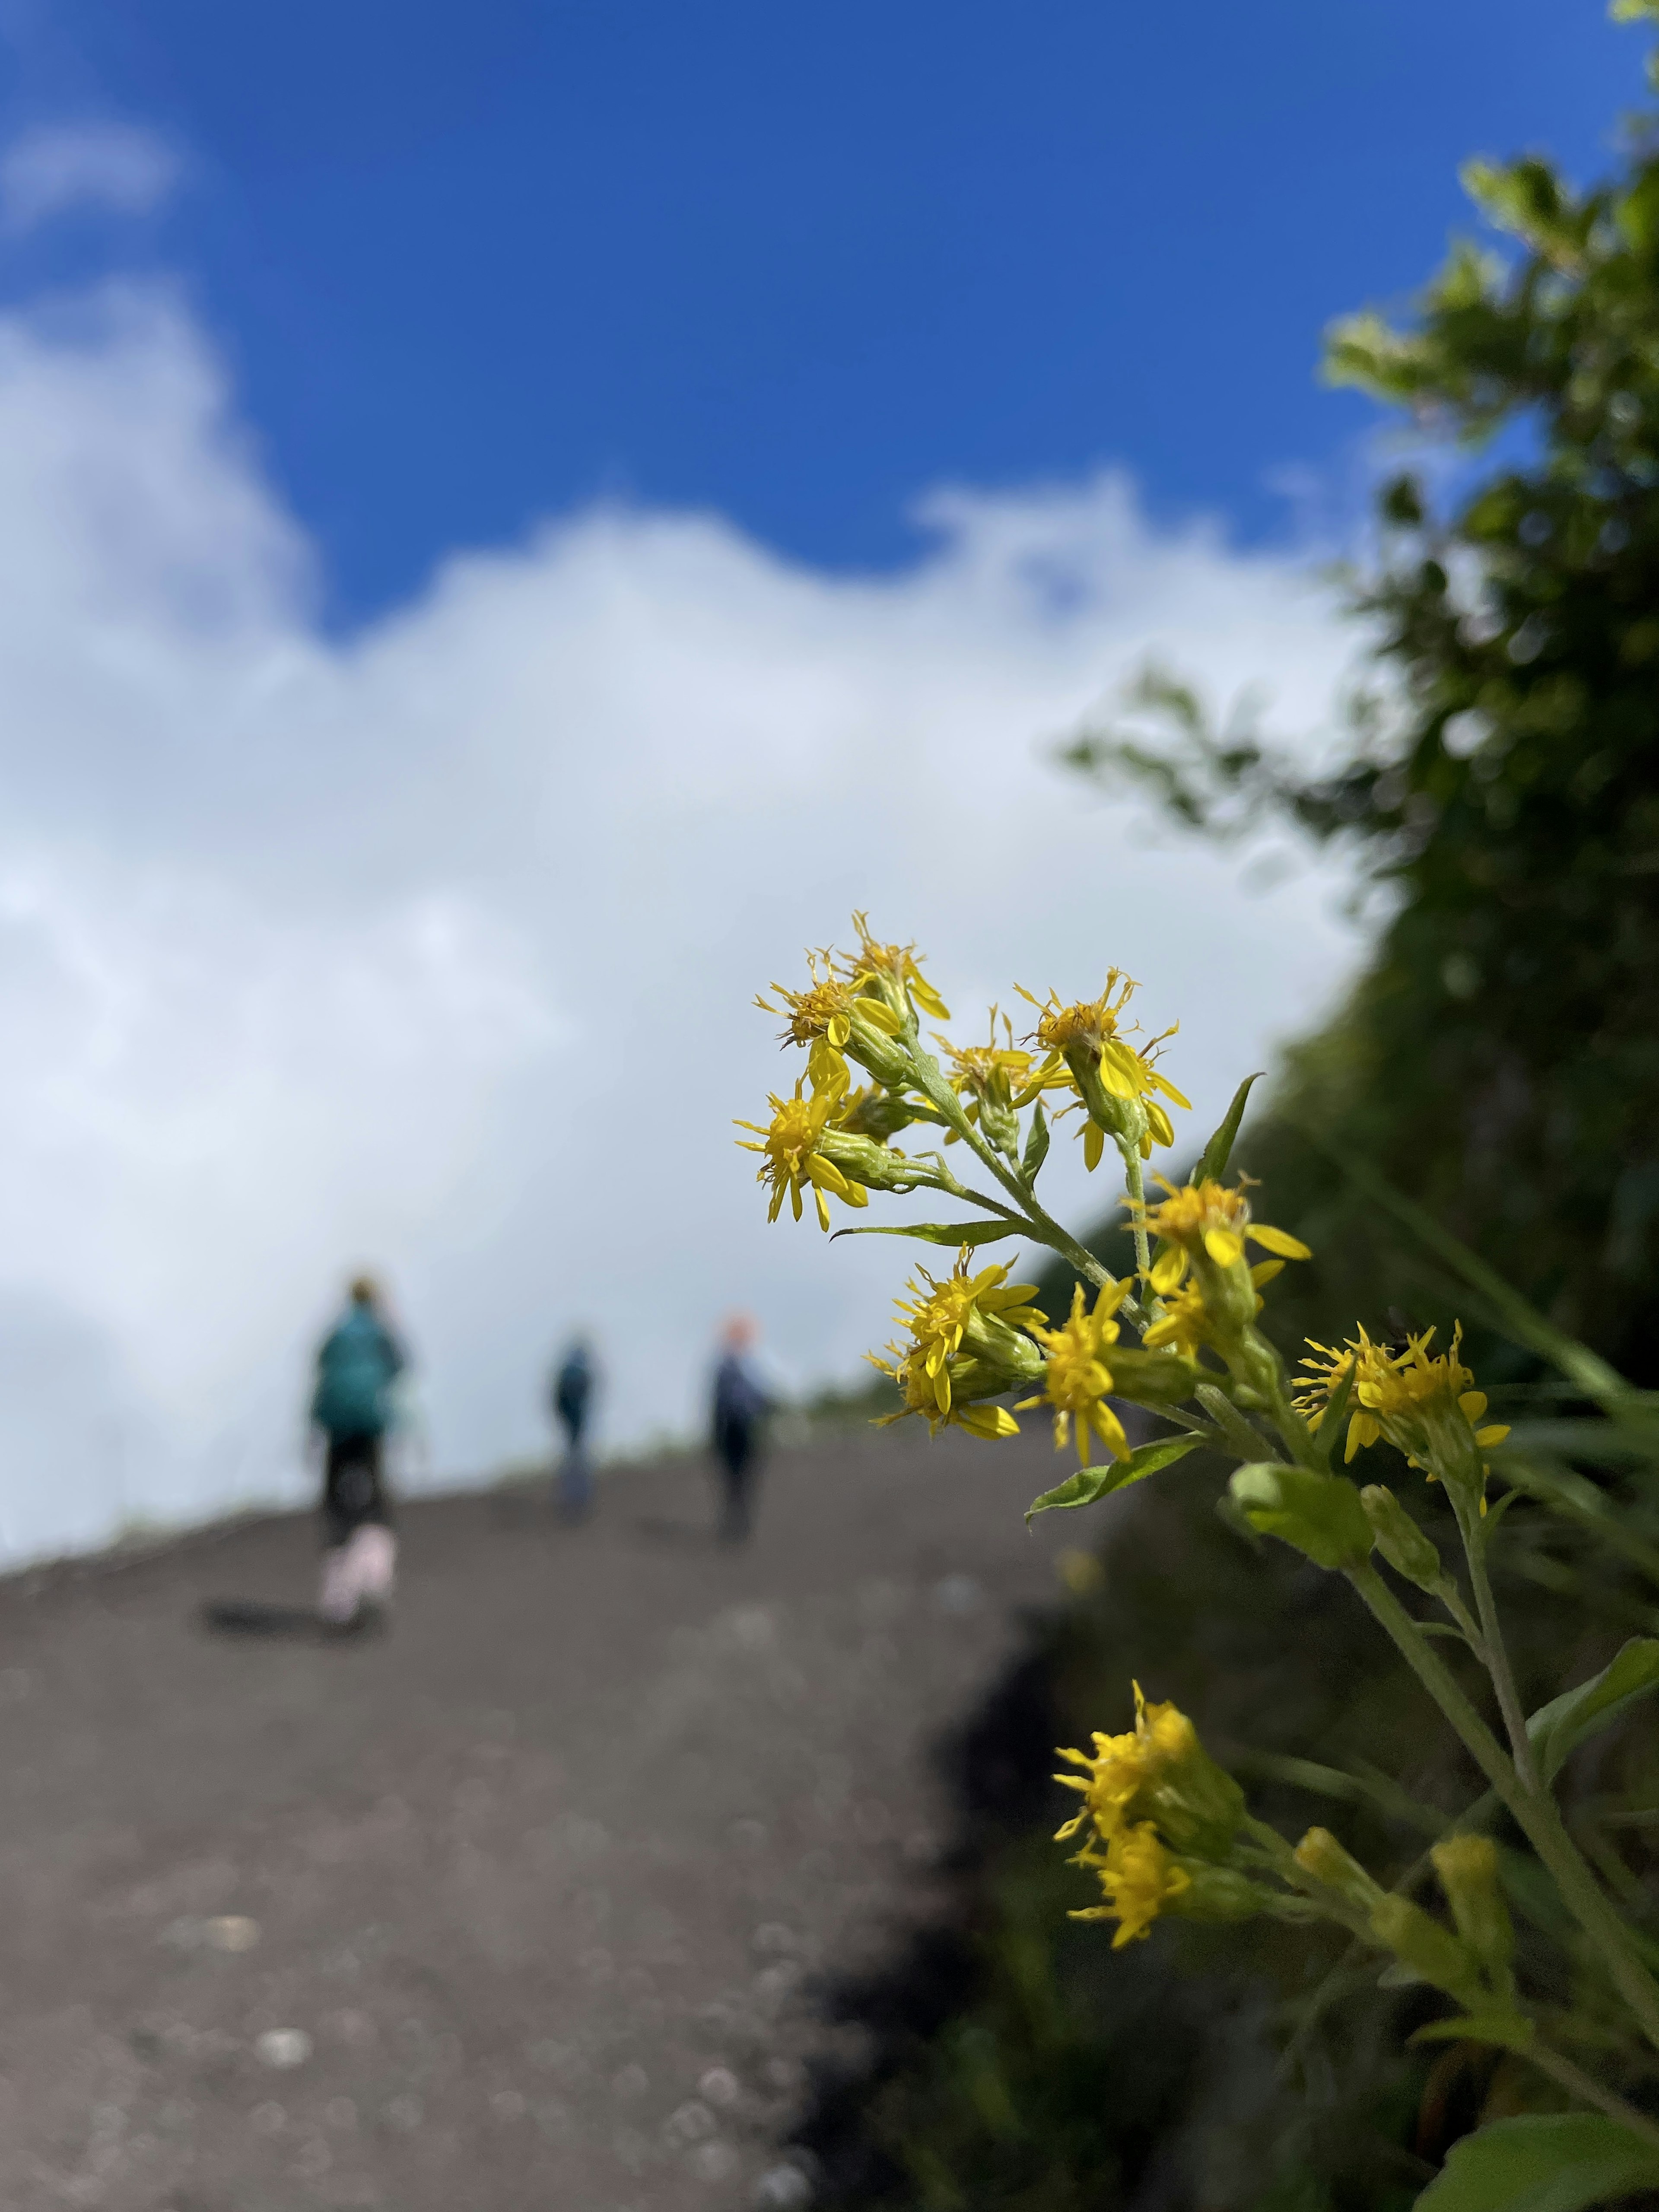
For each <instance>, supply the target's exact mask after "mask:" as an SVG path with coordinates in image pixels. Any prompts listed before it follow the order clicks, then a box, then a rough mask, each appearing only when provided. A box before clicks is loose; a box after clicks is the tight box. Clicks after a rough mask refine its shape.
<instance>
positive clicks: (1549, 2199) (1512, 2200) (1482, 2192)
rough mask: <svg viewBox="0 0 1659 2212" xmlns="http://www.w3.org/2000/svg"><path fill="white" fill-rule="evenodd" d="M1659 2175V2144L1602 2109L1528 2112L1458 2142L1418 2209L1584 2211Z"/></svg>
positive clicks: (1421, 2211) (1445, 2211) (1450, 2211)
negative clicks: (1636, 2133)
mask: <svg viewBox="0 0 1659 2212" xmlns="http://www.w3.org/2000/svg"><path fill="white" fill-rule="evenodd" d="M1656 2181H1659V2149H1656V2148H1653V2147H1652V2146H1650V2144H1648V2143H1645V2142H1643V2140H1642V2138H1641V2137H1640V2136H1634V2135H1632V2133H1631V2131H1630V2130H1629V2129H1628V2128H1621V2127H1620V2124H1619V2123H1618V2121H1617V2120H1608V2119H1604V2118H1602V2117H1601V2113H1599V2112H1526V2113H1523V2114H1522V2115H1521V2116H1520V2117H1519V2118H1516V2119H1510V2120H1495V2121H1494V2122H1493V2123H1492V2125H1491V2126H1490V2127H1486V2128H1481V2129H1480V2130H1479V2131H1478V2132H1477V2133H1476V2134H1474V2135H1472V2136H1464V2137H1463V2140H1462V2142H1456V2143H1454V2144H1453V2145H1452V2148H1451V2154H1450V2156H1449V2158H1448V2159H1447V2160H1446V2163H1445V2166H1444V2167H1443V2170H1442V2172H1440V2173H1439V2174H1438V2175H1437V2177H1436V2178H1435V2179H1434V2180H1432V2181H1431V2183H1430V2184H1429V2185H1428V2187H1427V2188H1426V2189H1425V2191H1423V2194H1422V2195H1421V2196H1420V2197H1419V2198H1418V2200H1417V2205H1416V2212H1583V2208H1584V2207H1586V2206H1588V2205H1591V2204H1605V2203H1607V2200H1608V2199H1609V2198H1610V2197H1628V2196H1629V2195H1631V2193H1632V2191H1635V2190H1638V2189H1644V2188H1646V2187H1648V2186H1649V2185H1650V2184H1651V2183H1653V2182H1656Z"/></svg>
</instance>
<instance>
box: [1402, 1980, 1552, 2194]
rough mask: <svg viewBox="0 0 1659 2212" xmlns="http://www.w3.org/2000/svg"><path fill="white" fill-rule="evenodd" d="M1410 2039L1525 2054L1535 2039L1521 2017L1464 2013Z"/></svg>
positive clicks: (1420, 2031) (1433, 2023)
mask: <svg viewBox="0 0 1659 2212" xmlns="http://www.w3.org/2000/svg"><path fill="white" fill-rule="evenodd" d="M1532 2039H1533V2026H1532V2022H1531V2021H1529V2020H1527V2019H1525V2018H1524V2017H1523V2016H1522V2015H1521V2014H1519V2013H1514V2012H1471V2013H1462V2014H1460V2015H1458V2017H1457V2018H1456V2019H1455V2020H1434V2021H1430V2022H1429V2025H1428V2026H1427V2027H1419V2029H1418V2031H1417V2033H1416V2034H1415V2035H1413V2036H1410V2037H1408V2038H1407V2041H1409V2042H1412V2043H1495V2044H1496V2045H1498V2048H1499V2049H1500V2050H1503V2051H1524V2050H1525V2049H1526V2048H1527V2045H1528V2044H1529V2043H1530V2042H1531V2041H1532ZM1419 2201H1420V2200H1419Z"/></svg>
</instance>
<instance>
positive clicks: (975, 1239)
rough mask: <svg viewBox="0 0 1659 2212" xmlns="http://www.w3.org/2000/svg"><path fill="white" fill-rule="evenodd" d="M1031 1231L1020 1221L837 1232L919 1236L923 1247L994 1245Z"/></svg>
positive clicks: (890, 1225)
mask: <svg viewBox="0 0 1659 2212" xmlns="http://www.w3.org/2000/svg"><path fill="white" fill-rule="evenodd" d="M1029 1235H1030V1231H1029V1230H1028V1229H1027V1228H1026V1226H1025V1225H1024V1222H1020V1221H896V1222H881V1223H872V1224H871V1225H870V1226H869V1227H868V1228H860V1229H837V1230H836V1232H835V1236H832V1237H830V1239H829V1242H830V1243H832V1244H833V1243H835V1241H836V1237H920V1238H921V1242H922V1243H924V1244H949V1245H951V1246H953V1247H954V1246H956V1245H960V1244H994V1243H996V1242H997V1241H998V1239H999V1238H1000V1237H1026V1236H1029Z"/></svg>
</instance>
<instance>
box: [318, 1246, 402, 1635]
mask: <svg viewBox="0 0 1659 2212" xmlns="http://www.w3.org/2000/svg"><path fill="white" fill-rule="evenodd" d="M405 1364H407V1363H406V1361H405V1358H404V1349H403V1346H401V1345H400V1344H399V1343H398V1340H397V1338H396V1337H395V1336H394V1335H393V1334H392V1331H391V1329H390V1328H388V1327H387V1326H386V1322H385V1321H384V1319H383V1318H382V1316H381V1313H380V1292H379V1291H378V1289H377V1288H376V1286H375V1285H374V1282H373V1281H372V1280H371V1279H370V1278H369V1277H368V1276H367V1275H360V1276H359V1277H358V1279H356V1282H354V1283H353V1284H352V1285H351V1289H350V1294H349V1301H348V1303H347V1305H346V1310H345V1311H344V1313H343V1314H342V1316H340V1318H339V1320H338V1321H337V1322H336V1323H335V1325H334V1327H333V1328H331V1330H330V1331H329V1333H328V1334H327V1336H326V1337H325V1338H324V1340H323V1342H322V1346H321V1348H320V1349H319V1352H318V1354H317V1386H316V1389H314V1390H313V1393H312V1398H311V1419H312V1424H313V1426H314V1427H315V1428H317V1429H319V1430H320V1431H321V1432H322V1436H323V1440H324V1455H323V1506H322V1514H323V1546H324V1551H323V1583H322V1595H321V1601H320V1604H319V1611H320V1612H321V1613H322V1616H323V1619H324V1620H325V1621H327V1622H328V1623H329V1624H330V1626H332V1627H337V1628H348V1627H357V1626H365V1625H367V1623H368V1621H369V1620H372V1619H373V1618H374V1617H376V1616H377V1615H378V1614H379V1613H381V1612H382V1611H383V1610H384V1608H385V1607H386V1605H387V1604H388V1603H389V1602H390V1601H391V1597H392V1579H393V1575H394V1572H395V1570H396V1564H397V1540H396V1539H395V1537H394V1536H393V1535H392V1515H391V1510H390V1506H389V1504H388V1501H387V1498H386V1481H385V1474H384V1469H383V1467H382V1463H381V1462H382V1458H383V1454H384V1449H385V1443H386V1431H387V1429H388V1428H389V1427H390V1426H391V1425H392V1383H394V1382H395V1381H396V1380H397V1378H398V1376H399V1375H400V1374H402V1372H403V1370H404V1366H405Z"/></svg>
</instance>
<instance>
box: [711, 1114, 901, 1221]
mask: <svg viewBox="0 0 1659 2212" xmlns="http://www.w3.org/2000/svg"><path fill="white" fill-rule="evenodd" d="M839 1097H840V1093H839V1092H837V1091H827V1090H825V1091H814V1092H813V1094H812V1096H811V1097H810V1098H803V1097H801V1090H800V1085H799V1083H798V1084H797V1085H795V1088H794V1091H793V1095H792V1096H791V1097H787V1098H780V1097H778V1096H777V1095H776V1094H775V1093H774V1094H773V1096H772V1097H771V1098H770V1099H769V1100H768V1102H767V1103H768V1104H769V1106H770V1107H771V1109H772V1119H771V1121H770V1122H769V1123H765V1122H761V1121H739V1122H738V1128H740V1129H752V1130H753V1131H754V1132H755V1134H756V1135H757V1137H758V1138H759V1139H761V1141H760V1143H759V1144H757V1145H751V1144H750V1142H749V1141H748V1140H747V1139H739V1141H740V1143H741V1144H742V1146H743V1149H744V1152H759V1153H760V1154H762V1156H763V1157H762V1161H761V1166H760V1170H759V1172H758V1174H757V1176H756V1181H757V1182H763V1183H768V1184H769V1185H770V1186H771V1191H772V1203H771V1204H770V1206H768V1208H767V1210H766V1218H767V1219H768V1220H769V1221H775V1220H776V1219H777V1218H778V1215H779V1212H781V1208H782V1206H783V1201H784V1200H785V1199H786V1198H787V1199H788V1200H789V1204H790V1208H791V1210H792V1211H793V1214H794V1217H795V1218H796V1220H797V1221H799V1219H800V1216H801V1193H802V1191H803V1190H809V1189H810V1190H811V1194H812V1200H813V1203H814V1205H815V1206H817V1215H818V1226H819V1228H820V1229H825V1230H827V1229H828V1228H829V1206H828V1205H827V1204H826V1202H825V1200H824V1193H825V1192H826V1191H828V1192H829V1193H830V1194H831V1195H832V1196H833V1197H836V1198H838V1199H840V1200H842V1202H843V1203H844V1204H845V1205H848V1206H868V1204H869V1203H870V1197H869V1194H868V1192H867V1191H866V1190H865V1189H864V1188H862V1187H861V1186H860V1184H858V1183H855V1182H848V1179H847V1177H846V1176H844V1175H843V1174H842V1171H841V1170H840V1169H839V1168H838V1167H837V1166H836V1164H835V1162H834V1161H833V1160H831V1159H829V1158H826V1157H825V1155H824V1152H823V1139H824V1134H825V1132H826V1131H827V1130H828V1129H829V1127H830V1124H831V1123H832V1122H833V1121H834V1120H835V1118H836V1105H837V1103H838V1100H839Z"/></svg>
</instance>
